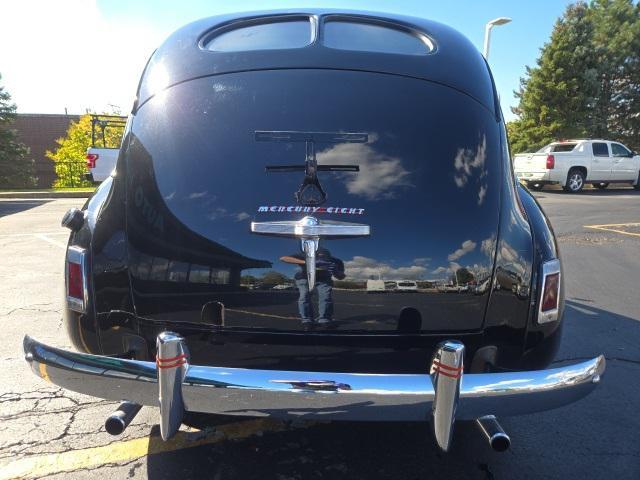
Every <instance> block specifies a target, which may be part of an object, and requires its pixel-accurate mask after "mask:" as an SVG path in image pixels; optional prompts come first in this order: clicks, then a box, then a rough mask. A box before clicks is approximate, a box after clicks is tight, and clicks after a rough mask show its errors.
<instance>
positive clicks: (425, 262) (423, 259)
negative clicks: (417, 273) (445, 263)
mask: <svg viewBox="0 0 640 480" xmlns="http://www.w3.org/2000/svg"><path fill="white" fill-rule="evenodd" d="M429 262H431V257H418V258H414V259H413V263H414V264H415V265H428V264H429Z"/></svg>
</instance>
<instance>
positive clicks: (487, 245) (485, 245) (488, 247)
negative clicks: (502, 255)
mask: <svg viewBox="0 0 640 480" xmlns="http://www.w3.org/2000/svg"><path fill="white" fill-rule="evenodd" d="M495 248H496V236H495V235H492V236H491V237H489V238H486V239H484V240H482V243H481V244H480V251H481V252H482V253H484V254H485V255H486V256H487V257H489V258H491V259H492V258H493V254H494V253H495Z"/></svg>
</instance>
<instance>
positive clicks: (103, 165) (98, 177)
mask: <svg viewBox="0 0 640 480" xmlns="http://www.w3.org/2000/svg"><path fill="white" fill-rule="evenodd" d="M126 123H127V117H122V116H119V115H92V116H91V147H89V148H88V149H87V156H86V161H87V170H88V173H87V175H86V178H87V180H89V181H90V182H92V183H100V182H102V181H104V180H106V179H107V178H108V177H109V176H110V175H111V173H112V172H113V170H114V169H115V168H116V162H117V161H118V155H119V154H120V144H116V143H114V142H113V141H112V140H111V138H113V137H118V135H109V133H110V132H111V133H113V131H118V132H119V131H122V130H124V127H125V125H126Z"/></svg>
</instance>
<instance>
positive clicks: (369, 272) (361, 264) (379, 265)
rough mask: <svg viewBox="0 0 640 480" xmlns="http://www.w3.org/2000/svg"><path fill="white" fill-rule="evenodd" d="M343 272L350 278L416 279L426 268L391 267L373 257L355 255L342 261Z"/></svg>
mask: <svg viewBox="0 0 640 480" xmlns="http://www.w3.org/2000/svg"><path fill="white" fill-rule="evenodd" d="M344 267H345V274H346V275H347V277H348V278H350V279H356V280H366V279H369V278H375V279H377V278H382V279H383V280H402V279H408V280H418V279H421V278H423V277H424V275H425V274H426V273H427V269H426V268H425V267H424V266H422V265H410V266H406V267H392V266H391V265H389V264H388V263H384V262H379V261H377V260H375V259H374V258H369V257H362V256H359V255H356V256H355V257H353V259H352V260H348V261H346V262H344Z"/></svg>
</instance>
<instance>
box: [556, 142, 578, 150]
mask: <svg viewBox="0 0 640 480" xmlns="http://www.w3.org/2000/svg"><path fill="white" fill-rule="evenodd" d="M576 145H577V143H558V144H556V145H553V147H551V151H552V152H570V151H572V150H573V149H574V148H576Z"/></svg>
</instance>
